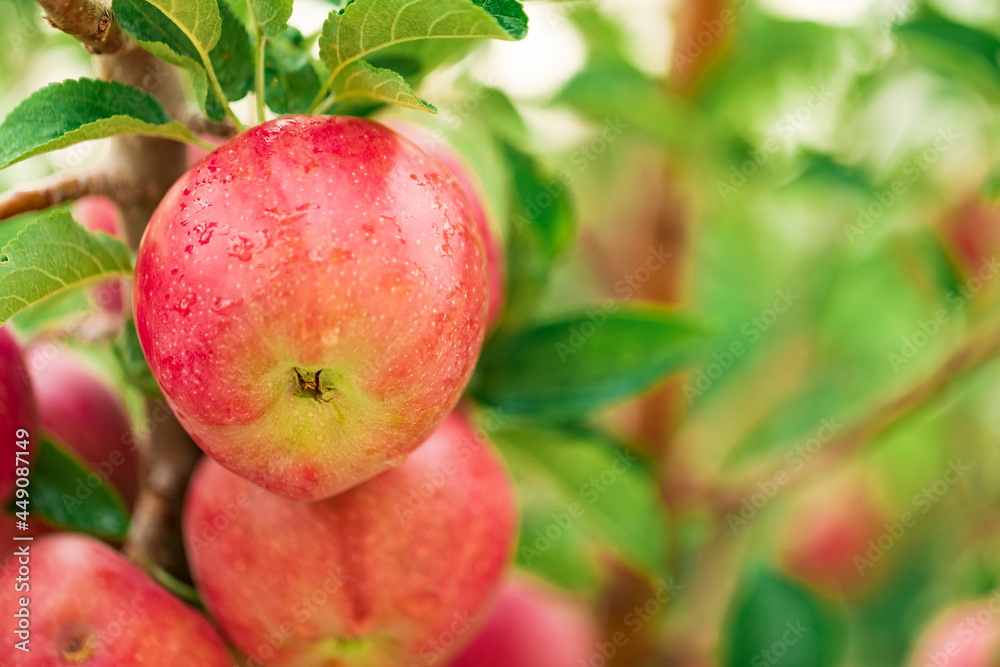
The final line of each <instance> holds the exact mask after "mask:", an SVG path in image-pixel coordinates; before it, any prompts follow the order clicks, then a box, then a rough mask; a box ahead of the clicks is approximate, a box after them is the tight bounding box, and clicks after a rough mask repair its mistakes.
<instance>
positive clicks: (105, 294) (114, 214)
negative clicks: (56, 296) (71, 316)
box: [73, 195, 125, 315]
mask: <svg viewBox="0 0 1000 667" xmlns="http://www.w3.org/2000/svg"><path fill="white" fill-rule="evenodd" d="M73 217H74V218H76V220H77V221H78V222H80V224H82V225H83V226H84V227H86V228H87V229H89V230H90V231H92V232H104V233H105V234H107V235H109V236H116V237H121V235H122V220H121V213H119V211H118V206H117V205H116V204H115V203H114V202H113V201H111V200H110V199H108V198H107V197H97V196H93V195H88V196H86V197H81V198H80V199H78V200H77V201H76V202H75V203H74V204H73ZM92 294H93V298H94V301H95V302H96V303H97V305H98V307H99V308H100V309H101V310H103V311H104V312H106V313H108V314H109V315H121V314H122V312H123V311H124V303H125V299H124V297H123V296H122V281H121V280H117V279H116V280H109V281H107V282H104V283H101V284H100V285H98V286H97V287H95V288H94V290H93V292H92Z"/></svg>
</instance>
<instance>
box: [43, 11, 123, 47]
mask: <svg viewBox="0 0 1000 667" xmlns="http://www.w3.org/2000/svg"><path fill="white" fill-rule="evenodd" d="M37 2H38V4H39V5H41V7H42V9H44V10H45V19H46V20H47V21H48V22H49V23H50V24H51V25H52V27H53V28H56V29H58V30H62V31H63V32H65V33H66V34H68V35H72V36H73V37H75V38H76V39H77V40H79V41H80V43H82V44H83V45H84V46H85V47H86V48H87V50H88V51H90V52H91V53H100V54H105V55H109V54H113V53H117V52H118V51H120V50H122V49H123V48H124V47H125V46H126V45H128V44H129V43H130V40H129V38H128V36H127V35H126V34H125V33H124V32H122V30H121V28H119V27H118V23H117V22H116V21H115V17H114V14H112V13H111V6H110V5H109V4H105V3H104V2H101V0H37Z"/></svg>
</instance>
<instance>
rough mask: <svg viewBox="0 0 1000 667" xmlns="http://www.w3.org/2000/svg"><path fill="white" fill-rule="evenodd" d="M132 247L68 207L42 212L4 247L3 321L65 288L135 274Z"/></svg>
mask: <svg viewBox="0 0 1000 667" xmlns="http://www.w3.org/2000/svg"><path fill="white" fill-rule="evenodd" d="M131 273H132V261H131V258H130V256H129V251H128V248H127V247H126V246H125V244H124V243H122V242H121V241H119V240H118V239H115V238H112V237H110V236H108V235H107V234H104V233H103V232H98V233H96V234H91V233H90V232H89V231H87V230H86V229H85V228H84V227H83V226H82V225H80V224H79V223H77V222H76V221H74V220H73V218H72V216H70V214H69V213H68V212H67V211H66V210H64V209H57V210H54V211H51V212H50V213H47V214H45V215H42V216H39V217H38V219H36V220H34V221H33V222H32V223H31V224H29V225H28V226H26V227H25V228H24V229H23V230H21V232H20V233H19V234H18V235H17V236H16V237H15V238H14V240H12V241H11V242H10V243H8V244H7V245H6V246H4V248H3V250H2V251H0V322H6V321H7V320H8V319H10V317H12V316H13V315H14V314H16V313H17V312H18V311H20V310H22V309H24V308H26V307H27V306H30V305H32V304H35V303H38V302H40V301H42V300H44V299H47V298H49V297H52V296H55V295H57V294H61V293H63V292H65V291H66V290H69V289H72V288H75V287H78V286H83V285H88V284H91V283H94V282H98V281H101V280H106V279H108V278H115V277H118V276H125V275H131Z"/></svg>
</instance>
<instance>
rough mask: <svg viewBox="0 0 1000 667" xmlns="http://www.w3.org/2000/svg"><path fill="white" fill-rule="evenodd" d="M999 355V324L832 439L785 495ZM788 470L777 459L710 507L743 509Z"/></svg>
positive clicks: (711, 499) (715, 494)
mask: <svg viewBox="0 0 1000 667" xmlns="http://www.w3.org/2000/svg"><path fill="white" fill-rule="evenodd" d="M998 354H1000V322H994V323H993V324H992V326H991V327H990V328H988V329H987V331H986V333H980V334H974V335H972V336H970V337H969V338H968V339H966V342H965V343H963V344H962V345H961V346H960V347H959V348H958V349H957V350H955V351H954V352H953V353H952V354H951V355H949V356H948V358H947V359H945V360H944V362H942V363H941V365H940V366H938V368H937V369H936V370H935V371H934V372H933V373H931V374H930V375H929V376H927V377H926V378H925V379H924V380H923V381H921V382H919V383H917V384H916V385H913V386H911V387H909V388H908V389H906V390H904V391H903V392H901V393H900V394H899V395H897V396H894V397H892V398H889V399H888V400H886V401H884V402H883V403H882V404H881V405H880V406H879V407H878V408H876V409H875V410H874V411H873V412H871V413H870V414H868V415H867V416H865V417H863V418H862V419H860V420H859V421H858V422H857V423H855V424H854V425H853V426H851V427H850V428H848V429H846V430H845V431H843V433H842V434H840V435H838V436H835V437H834V438H833V439H832V440H830V442H828V443H827V444H826V445H825V446H824V447H823V449H822V450H820V451H819V452H818V453H817V454H816V455H815V456H814V457H813V458H811V459H809V461H808V462H806V464H805V465H804V466H803V467H802V468H801V469H800V470H799V471H798V472H797V473H796V474H795V475H794V476H791V475H790V477H789V480H788V482H787V483H786V484H785V485H784V486H783V487H782V488H783V492H786V491H787V489H790V488H793V487H795V486H800V485H802V484H804V483H805V482H807V481H808V480H810V479H813V478H814V477H815V476H816V475H818V474H819V473H821V472H822V471H824V470H828V469H829V468H830V467H831V466H833V465H836V464H837V463H839V462H841V461H844V460H846V459H847V458H849V457H850V456H851V455H853V454H855V453H856V452H858V451H859V450H860V449H862V448H863V447H864V446H865V445H867V444H868V443H870V442H871V441H872V440H874V439H875V438H876V437H877V436H879V435H882V434H883V433H885V432H886V431H888V430H889V429H891V428H893V427H894V426H896V425H897V424H898V423H899V422H900V421H902V420H903V419H905V418H906V417H908V416H909V415H911V414H912V413H913V412H915V411H916V410H917V409H918V408H920V407H922V406H923V405H925V404H926V403H927V402H928V401H930V400H931V399H933V398H935V397H937V396H938V395H939V394H941V393H942V392H943V391H944V390H945V389H947V388H948V387H949V386H950V385H951V383H952V382H954V381H955V380H957V379H958V378H960V377H961V376H963V375H965V374H966V373H968V372H969V371H971V370H974V369H975V368H978V367H979V366H980V365H982V364H983V363H985V362H987V361H990V360H991V359H993V358H994V357H996V356H997V355H998ZM783 451H784V450H783ZM786 467H787V463H786V462H785V459H784V457H783V456H779V457H777V458H776V460H774V461H769V462H768V463H767V464H766V465H764V466H762V467H761V468H758V469H757V471H756V473H755V474H753V475H752V480H750V481H749V482H746V483H742V484H735V485H734V484H732V480H728V481H727V482H724V483H723V484H717V485H716V486H713V487H711V488H709V489H706V490H705V494H704V498H705V500H706V502H707V504H708V505H710V506H711V507H714V508H715V509H716V511H717V512H719V513H723V514H724V513H726V512H731V511H734V510H736V509H738V508H739V506H740V504H741V503H742V502H743V499H744V498H747V497H749V495H751V494H753V493H754V492H755V491H757V488H756V483H757V481H759V480H761V479H771V478H772V477H773V476H774V475H776V474H778V473H779V472H781V471H782V470H784V469H785V468H786ZM786 474H787V473H786Z"/></svg>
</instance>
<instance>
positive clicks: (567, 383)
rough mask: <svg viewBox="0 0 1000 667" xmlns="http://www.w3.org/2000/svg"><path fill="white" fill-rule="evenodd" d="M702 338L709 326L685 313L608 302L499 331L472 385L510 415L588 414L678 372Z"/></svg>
mask: <svg viewBox="0 0 1000 667" xmlns="http://www.w3.org/2000/svg"><path fill="white" fill-rule="evenodd" d="M703 339H704V330H703V329H702V327H701V326H699V325H698V324H696V323H695V321H694V320H693V319H692V318H690V317H688V316H687V315H683V314H681V313H678V312H676V311H673V310H669V309H667V308H663V307H658V306H651V305H646V306H640V305H628V304H621V303H617V302H614V301H608V302H606V303H605V304H603V305H598V306H595V307H594V308H593V309H591V310H589V311H587V312H584V313H580V314H577V315H572V316H569V317H566V318H563V319H561V320H558V321H555V322H550V323H548V324H542V325H538V326H534V327H531V328H527V329H522V330H519V331H515V332H512V333H507V332H500V333H498V334H496V335H495V336H494V338H493V339H492V340H491V341H490V342H489V344H488V345H487V346H486V349H485V350H483V355H482V359H481V360H480V363H479V368H478V369H477V375H476V378H475V380H474V382H473V385H472V388H471V391H472V395H473V396H474V397H475V398H477V399H478V400H479V401H481V402H483V403H485V404H487V405H490V406H495V407H498V408H501V409H502V410H503V411H504V412H506V413H508V414H512V415H526V416H530V417H533V418H538V419H563V420H571V419H580V418H585V417H589V416H590V415H591V414H592V413H593V412H594V411H595V410H599V409H601V408H603V407H606V406H608V405H610V404H611V403H614V402H616V401H620V400H622V399H625V398H628V397H629V396H634V395H636V394H638V393H641V392H643V391H645V390H647V389H649V388H650V387H652V386H653V385H655V384H656V383H657V382H659V381H660V380H662V379H663V378H664V377H665V376H667V375H668V374H670V373H672V372H674V371H677V370H678V369H679V368H680V367H681V366H682V365H683V364H684V363H686V362H687V361H689V360H690V359H691V357H692V356H693V354H694V352H695V351H696V350H697V349H699V348H700V346H701V344H702V342H703Z"/></svg>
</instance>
